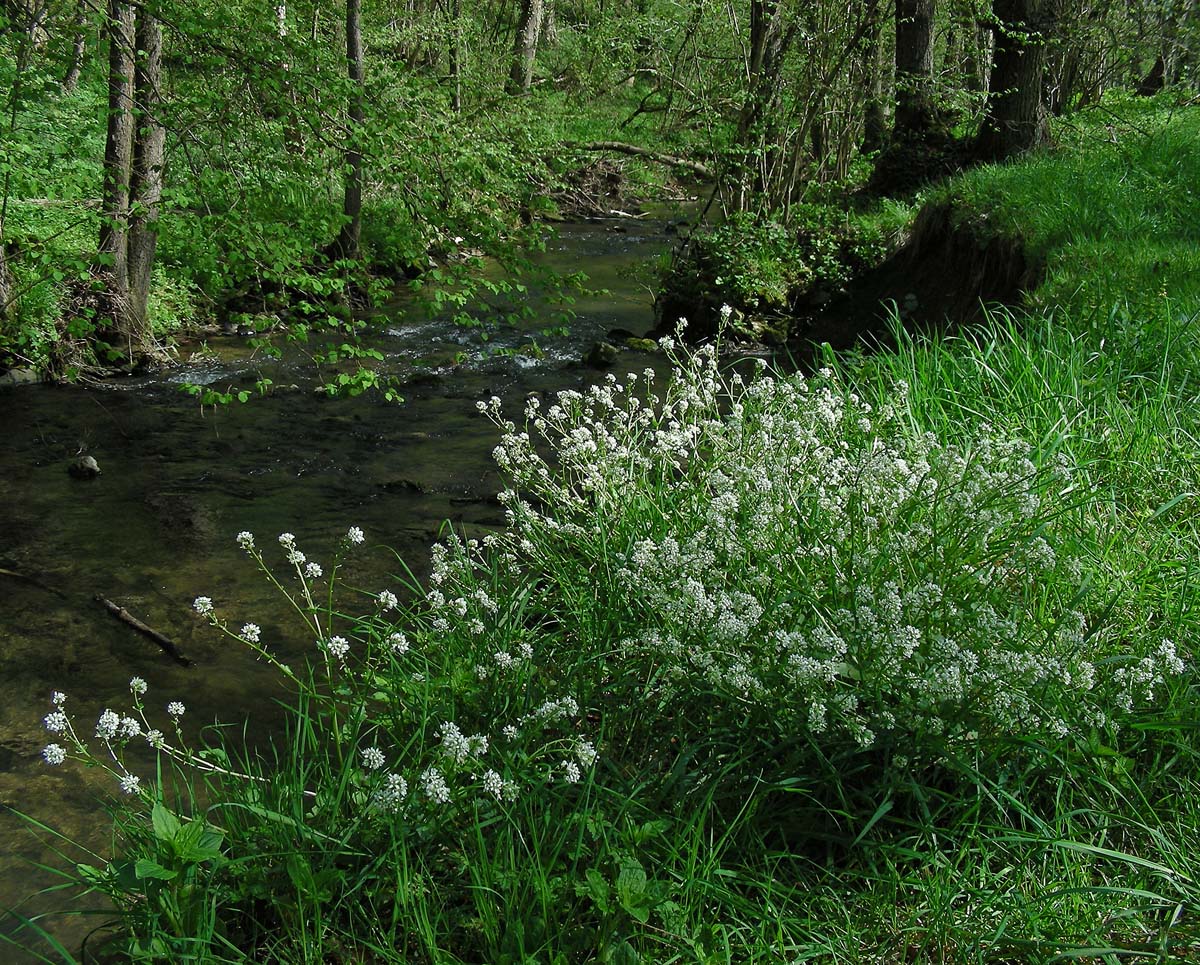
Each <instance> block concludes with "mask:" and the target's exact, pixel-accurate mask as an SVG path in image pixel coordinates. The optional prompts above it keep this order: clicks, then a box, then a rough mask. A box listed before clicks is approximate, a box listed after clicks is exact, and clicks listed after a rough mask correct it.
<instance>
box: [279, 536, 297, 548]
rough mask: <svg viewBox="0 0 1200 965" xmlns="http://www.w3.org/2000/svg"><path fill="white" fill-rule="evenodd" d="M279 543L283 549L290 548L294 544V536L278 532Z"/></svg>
mask: <svg viewBox="0 0 1200 965" xmlns="http://www.w3.org/2000/svg"><path fill="white" fill-rule="evenodd" d="M279 545H280V546H282V547H283V548H284V549H285V550H290V549H291V548H292V547H293V546H295V545H296V537H295V536H293V535H292V534H291V533H280V534H279Z"/></svg>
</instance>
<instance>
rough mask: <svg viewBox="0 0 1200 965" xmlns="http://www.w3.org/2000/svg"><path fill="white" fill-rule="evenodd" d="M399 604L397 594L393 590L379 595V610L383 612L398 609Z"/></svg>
mask: <svg viewBox="0 0 1200 965" xmlns="http://www.w3.org/2000/svg"><path fill="white" fill-rule="evenodd" d="M399 602H400V601H399V600H397V599H396V594H395V593H393V592H392V591H391V590H384V591H383V592H382V593H380V594H379V608H380V609H381V610H393V609H395V608H396V606H397V605H398V604H399Z"/></svg>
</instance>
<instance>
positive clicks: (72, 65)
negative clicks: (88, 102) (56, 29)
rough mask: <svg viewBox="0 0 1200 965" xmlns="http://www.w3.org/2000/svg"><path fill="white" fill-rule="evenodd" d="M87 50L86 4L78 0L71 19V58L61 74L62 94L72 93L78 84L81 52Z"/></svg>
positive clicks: (81, 64) (82, 0) (81, 66)
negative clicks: (65, 69)
mask: <svg viewBox="0 0 1200 965" xmlns="http://www.w3.org/2000/svg"><path fill="white" fill-rule="evenodd" d="M86 50H87V5H86V3H85V2H84V0H79V2H78V3H77V4H76V6H75V16H74V19H73V20H72V21H71V59H70V61H68V63H67V72H66V74H64V75H63V81H62V89H63V93H64V94H73V93H74V92H75V88H76V87H78V86H79V73H80V71H81V70H82V69H83V54H84V51H86Z"/></svg>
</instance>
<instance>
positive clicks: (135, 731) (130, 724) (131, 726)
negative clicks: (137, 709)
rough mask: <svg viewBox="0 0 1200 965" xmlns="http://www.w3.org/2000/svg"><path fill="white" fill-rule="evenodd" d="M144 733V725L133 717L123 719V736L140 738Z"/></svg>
mask: <svg viewBox="0 0 1200 965" xmlns="http://www.w3.org/2000/svg"><path fill="white" fill-rule="evenodd" d="M141 733H142V725H141V724H139V723H138V722H137V720H136V719H135V718H133V717H122V718H121V736H122V737H138V736H140V735H141Z"/></svg>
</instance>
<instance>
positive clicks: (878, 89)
mask: <svg viewBox="0 0 1200 965" xmlns="http://www.w3.org/2000/svg"><path fill="white" fill-rule="evenodd" d="M881 48H882V44H881V43H880V36H879V27H878V26H872V27H871V28H870V33H869V34H868V35H867V43H866V49H865V50H864V51H863V58H862V61H863V69H864V70H865V72H866V75H867V76H866V84H865V88H866V103H865V104H864V105H863V138H862V151H863V153H864V154H872V153H874V152H875V151H881V150H883V148H884V145H885V144H886V143H887V111H886V109H885V108H884V106H883V57H882V56H881Z"/></svg>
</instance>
